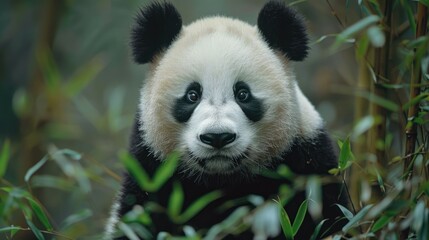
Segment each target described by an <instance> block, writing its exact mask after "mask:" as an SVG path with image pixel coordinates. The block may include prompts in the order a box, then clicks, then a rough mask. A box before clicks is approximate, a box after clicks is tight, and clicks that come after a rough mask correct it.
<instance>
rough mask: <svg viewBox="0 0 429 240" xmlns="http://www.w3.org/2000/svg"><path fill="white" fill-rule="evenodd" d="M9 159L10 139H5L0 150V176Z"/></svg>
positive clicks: (0, 176)
mask: <svg viewBox="0 0 429 240" xmlns="http://www.w3.org/2000/svg"><path fill="white" fill-rule="evenodd" d="M9 159H10V141H9V140H6V141H5V142H4V143H3V148H2V149H1V152H0V178H2V177H3V176H4V174H5V173H6V169H7V164H8V162H9Z"/></svg>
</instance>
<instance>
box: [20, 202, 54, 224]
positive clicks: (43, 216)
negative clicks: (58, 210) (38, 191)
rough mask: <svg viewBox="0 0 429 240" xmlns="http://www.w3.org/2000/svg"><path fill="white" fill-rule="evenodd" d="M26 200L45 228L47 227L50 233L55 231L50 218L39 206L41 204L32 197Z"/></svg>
mask: <svg viewBox="0 0 429 240" xmlns="http://www.w3.org/2000/svg"><path fill="white" fill-rule="evenodd" d="M26 199H27V201H28V202H29V203H30V206H31V208H32V209H33V212H34V214H36V216H37V218H38V219H39V220H40V222H41V223H42V224H43V226H45V228H46V229H47V230H48V231H51V230H53V229H54V228H53V227H52V225H51V223H50V222H49V219H48V217H47V216H46V214H45V212H44V211H43V208H42V207H41V206H40V205H39V203H38V202H36V201H35V200H34V199H32V198H30V197H26Z"/></svg>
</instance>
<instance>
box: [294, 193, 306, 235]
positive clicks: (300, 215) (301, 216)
mask: <svg viewBox="0 0 429 240" xmlns="http://www.w3.org/2000/svg"><path fill="white" fill-rule="evenodd" d="M307 207H308V200H307V199H305V200H304V201H303V202H302V203H301V205H300V206H299V209H298V212H297V214H296V216H295V219H294V220H293V225H292V230H293V236H295V235H296V233H297V232H298V230H299V228H300V227H301V224H302V222H303V221H304V217H305V214H306V213H307Z"/></svg>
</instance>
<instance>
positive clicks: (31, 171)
mask: <svg viewBox="0 0 429 240" xmlns="http://www.w3.org/2000/svg"><path fill="white" fill-rule="evenodd" d="M47 161H48V156H44V157H43V158H42V159H41V160H40V161H39V162H37V163H36V164H35V165H34V166H32V167H31V168H30V169H28V171H27V173H25V176H24V180H25V181H26V182H28V180H30V178H31V176H33V174H34V173H35V172H37V170H39V169H40V168H41V167H43V165H45V163H46V162H47Z"/></svg>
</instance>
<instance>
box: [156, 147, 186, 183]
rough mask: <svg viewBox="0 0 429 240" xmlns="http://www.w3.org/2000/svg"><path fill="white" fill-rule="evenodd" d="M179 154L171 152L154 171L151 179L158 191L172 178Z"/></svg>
mask: <svg viewBox="0 0 429 240" xmlns="http://www.w3.org/2000/svg"><path fill="white" fill-rule="evenodd" d="M179 159H180V154H179V152H172V153H170V154H169V155H168V156H167V159H165V160H164V162H163V164H161V166H160V167H159V168H158V169H157V170H156V172H155V175H154V177H153V184H154V185H155V186H156V188H157V189H159V188H160V187H161V186H162V185H163V184H164V183H165V182H167V180H168V179H170V178H171V176H173V173H174V172H175V171H176V168H177V165H178V164H179Z"/></svg>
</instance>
